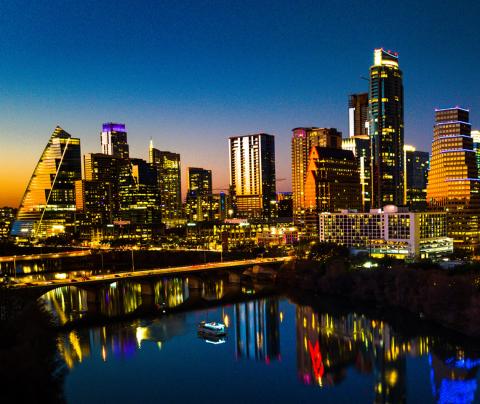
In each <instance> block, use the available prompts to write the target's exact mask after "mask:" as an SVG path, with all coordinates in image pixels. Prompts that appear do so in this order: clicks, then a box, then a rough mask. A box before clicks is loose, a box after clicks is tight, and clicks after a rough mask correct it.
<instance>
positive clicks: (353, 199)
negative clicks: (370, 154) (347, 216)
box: [305, 146, 362, 237]
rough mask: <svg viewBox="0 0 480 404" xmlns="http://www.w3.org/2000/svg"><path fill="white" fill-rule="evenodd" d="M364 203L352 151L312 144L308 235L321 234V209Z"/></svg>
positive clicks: (307, 194) (307, 184)
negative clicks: (319, 219)
mask: <svg viewBox="0 0 480 404" xmlns="http://www.w3.org/2000/svg"><path fill="white" fill-rule="evenodd" d="M361 207H362V203H361V188H360V176H359V172H358V165H357V160H356V159H355V156H354V155H353V153H352V152H351V151H349V150H342V149H334V148H329V147H318V146H315V147H312V150H311V152H310V158H309V163H308V169H307V179H306V181H305V211H306V214H305V217H306V220H305V223H306V235H307V237H318V213H320V212H336V211H338V210H340V209H361Z"/></svg>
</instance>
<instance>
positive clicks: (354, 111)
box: [348, 93, 368, 137]
mask: <svg viewBox="0 0 480 404" xmlns="http://www.w3.org/2000/svg"><path fill="white" fill-rule="evenodd" d="M348 135H349V137H353V136H368V93H360V94H351V95H350V96H349V97H348Z"/></svg>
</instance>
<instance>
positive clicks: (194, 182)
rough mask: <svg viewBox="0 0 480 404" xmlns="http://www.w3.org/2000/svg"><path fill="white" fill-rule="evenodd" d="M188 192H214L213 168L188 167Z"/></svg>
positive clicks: (196, 193) (205, 193)
mask: <svg viewBox="0 0 480 404" xmlns="http://www.w3.org/2000/svg"><path fill="white" fill-rule="evenodd" d="M188 192H189V193H192V194H194V195H210V194H211V193H212V170H205V169H203V168H198V167H188Z"/></svg>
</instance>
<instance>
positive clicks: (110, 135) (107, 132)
mask: <svg viewBox="0 0 480 404" xmlns="http://www.w3.org/2000/svg"><path fill="white" fill-rule="evenodd" d="M100 140H101V143H102V153H103V154H108V155H109V156H113V157H120V158H128V157H129V148H128V142H127V130H126V129H125V125H124V124H123V123H113V122H109V123H104V124H103V126H102V132H101V133H100Z"/></svg>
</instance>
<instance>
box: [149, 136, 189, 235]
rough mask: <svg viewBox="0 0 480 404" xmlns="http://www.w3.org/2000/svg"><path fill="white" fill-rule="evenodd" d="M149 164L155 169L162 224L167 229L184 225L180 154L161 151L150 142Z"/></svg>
mask: <svg viewBox="0 0 480 404" xmlns="http://www.w3.org/2000/svg"><path fill="white" fill-rule="evenodd" d="M149 162H150V164H153V165H154V166H155V167H156V169H157V175H158V189H159V192H160V203H161V211H162V223H164V224H165V225H166V226H167V228H169V227H177V226H178V225H179V224H182V223H184V220H183V219H182V216H183V215H182V189H181V171H180V154H177V153H172V152H169V151H161V150H158V149H155V148H154V147H153V144H152V142H150V148H149Z"/></svg>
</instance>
